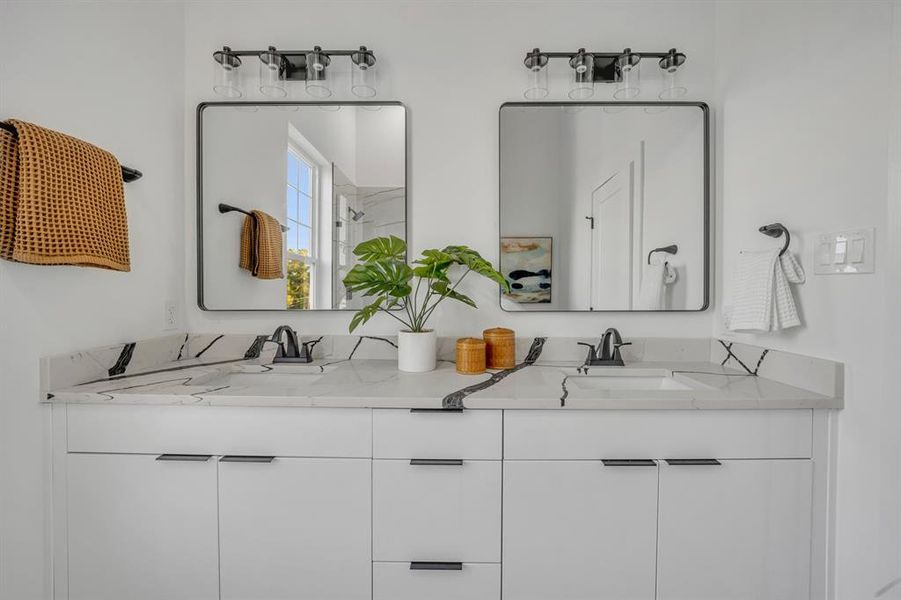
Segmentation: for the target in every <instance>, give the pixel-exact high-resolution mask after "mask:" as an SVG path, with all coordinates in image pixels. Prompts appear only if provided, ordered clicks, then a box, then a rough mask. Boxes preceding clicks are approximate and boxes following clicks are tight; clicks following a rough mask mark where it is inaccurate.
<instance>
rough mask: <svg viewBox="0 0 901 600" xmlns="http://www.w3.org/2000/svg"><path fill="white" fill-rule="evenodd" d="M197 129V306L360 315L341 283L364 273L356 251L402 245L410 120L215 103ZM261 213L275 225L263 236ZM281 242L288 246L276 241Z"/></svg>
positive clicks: (376, 109) (354, 108)
mask: <svg viewBox="0 0 901 600" xmlns="http://www.w3.org/2000/svg"><path fill="white" fill-rule="evenodd" d="M198 118H199V120H200V123H199V125H200V128H199V137H198V145H199V150H200V152H199V157H200V165H199V167H198V171H199V172H198V175H199V177H200V181H199V185H198V224H199V227H198V231H199V237H198V244H199V255H200V260H199V275H198V287H199V304H200V306H201V307H202V308H204V309H207V310H323V309H325V310H328V309H333V310H334V309H357V308H360V307H362V306H364V305H365V304H366V302H365V299H364V298H363V297H362V296H359V295H354V294H353V293H350V292H348V291H347V290H346V289H345V288H344V285H343V283H342V280H343V278H344V275H346V274H347V272H348V271H349V270H350V269H351V268H353V266H354V265H355V264H356V258H355V256H354V254H353V249H354V247H355V246H356V245H357V244H359V243H360V242H362V241H364V240H367V239H371V238H374V237H380V236H389V235H395V236H397V237H399V238H401V239H406V229H407V228H406V212H407V211H406V206H407V193H406V191H407V185H406V176H407V174H406V109H405V108H404V107H403V106H402V105H400V104H397V103H368V102H367V103H347V104H342V103H321V104H315V103H260V104H247V103H209V104H206V105H201V107H200V109H199V115H198ZM221 205H225V206H226V207H227V209H222V208H221ZM223 210H225V212H223ZM257 211H259V213H264V214H265V215H268V216H269V217H271V219H272V221H270V223H274V224H275V225H274V226H273V227H270V228H268V229H267V228H265V227H263V228H262V229H261V230H260V233H259V234H258V232H257V230H256V229H255V228H254V226H255V224H256V222H257V221H256V220H257V219H258V218H259V216H258V212H257ZM246 213H252V214H251V215H248V214H246ZM279 230H280V231H281V240H280V243H279V240H278V239H274V240H273V239H272V238H273V237H275V236H277V235H278V232H279ZM273 231H274V232H276V233H272V232H273ZM242 246H243V247H242ZM276 254H278V256H276ZM242 265H243V266H242ZM257 266H258V267H259V268H258V269H256V270H255V267H257ZM264 273H265V275H263V274H264ZM279 275H281V276H279Z"/></svg>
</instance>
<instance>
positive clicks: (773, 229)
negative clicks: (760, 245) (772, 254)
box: [758, 223, 792, 256]
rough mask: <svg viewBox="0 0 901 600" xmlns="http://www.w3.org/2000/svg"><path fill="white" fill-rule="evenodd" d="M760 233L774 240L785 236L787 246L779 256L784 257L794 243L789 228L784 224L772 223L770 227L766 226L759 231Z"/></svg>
mask: <svg viewBox="0 0 901 600" xmlns="http://www.w3.org/2000/svg"><path fill="white" fill-rule="evenodd" d="M758 231H759V232H760V233H762V234H764V235H768V236H770V237H772V238H777V237H780V236H782V235H783V234H785V245H783V246H782V251H781V252H779V256H782V255H783V254H785V252H786V251H787V250H788V246H789V244H791V241H792V236H791V234H790V233H789V232H788V228H787V227H786V226H785V225H783V224H782V223H770V224H769V225H764V226H763V227H761V228H760V229H758Z"/></svg>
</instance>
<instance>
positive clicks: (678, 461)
mask: <svg viewBox="0 0 901 600" xmlns="http://www.w3.org/2000/svg"><path fill="white" fill-rule="evenodd" d="M666 464H668V465H671V466H673V467H693V466H704V465H710V466H719V465H722V464H723V463H721V462H720V461H718V460H717V459H715V458H667V459H666Z"/></svg>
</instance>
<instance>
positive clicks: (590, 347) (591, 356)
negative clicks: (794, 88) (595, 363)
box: [576, 342, 598, 360]
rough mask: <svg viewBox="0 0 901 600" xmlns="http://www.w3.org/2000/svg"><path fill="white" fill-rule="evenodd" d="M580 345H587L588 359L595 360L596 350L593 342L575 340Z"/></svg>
mask: <svg viewBox="0 0 901 600" xmlns="http://www.w3.org/2000/svg"><path fill="white" fill-rule="evenodd" d="M576 343H577V344H579V345H580V346H588V360H597V357H598V350H597V348H595V347H594V345H593V344H589V343H588V342H576Z"/></svg>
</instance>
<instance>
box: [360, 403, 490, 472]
mask: <svg viewBox="0 0 901 600" xmlns="http://www.w3.org/2000/svg"><path fill="white" fill-rule="evenodd" d="M372 418H373V423H372V435H373V453H374V454H373V455H374V456H375V458H406V459H410V458H468V459H486V460H500V458H501V445H502V443H501V434H502V428H503V417H502V415H501V411H499V410H464V411H459V412H453V411H417V410H415V409H414V410H413V411H410V410H407V409H376V410H374V411H373V416H372Z"/></svg>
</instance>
